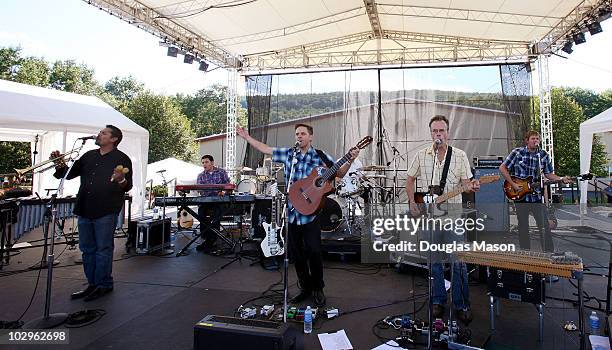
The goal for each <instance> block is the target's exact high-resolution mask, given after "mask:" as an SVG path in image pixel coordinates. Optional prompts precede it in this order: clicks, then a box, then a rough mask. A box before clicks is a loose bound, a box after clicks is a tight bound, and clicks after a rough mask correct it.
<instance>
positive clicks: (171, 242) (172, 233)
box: [170, 231, 176, 247]
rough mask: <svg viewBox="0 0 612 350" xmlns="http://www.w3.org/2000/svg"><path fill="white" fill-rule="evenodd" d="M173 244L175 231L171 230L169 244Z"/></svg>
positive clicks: (172, 245)
mask: <svg viewBox="0 0 612 350" xmlns="http://www.w3.org/2000/svg"><path fill="white" fill-rule="evenodd" d="M175 244H176V233H175V232H174V231H172V232H171V233H170V246H171V247H174V245H175Z"/></svg>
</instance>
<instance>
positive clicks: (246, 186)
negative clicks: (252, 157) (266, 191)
mask: <svg viewBox="0 0 612 350" xmlns="http://www.w3.org/2000/svg"><path fill="white" fill-rule="evenodd" d="M256 191H257V183H256V182H255V181H254V180H251V179H243V180H240V182H239V183H238V186H236V192H237V193H248V194H255V192H256Z"/></svg>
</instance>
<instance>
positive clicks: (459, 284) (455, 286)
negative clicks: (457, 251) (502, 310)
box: [430, 230, 470, 309]
mask: <svg viewBox="0 0 612 350" xmlns="http://www.w3.org/2000/svg"><path fill="white" fill-rule="evenodd" d="M432 240H433V243H435V244H449V243H453V242H457V244H463V243H465V234H463V235H458V234H455V233H454V232H452V231H444V230H442V231H439V230H434V232H433V236H432ZM430 258H431V270H432V271H431V276H432V277H433V291H432V292H433V296H432V297H433V298H432V303H433V304H439V305H446V303H447V299H448V295H447V293H446V286H445V285H444V265H445V264H446V263H450V267H451V269H452V272H451V273H452V278H451V293H452V297H453V307H454V308H455V309H469V307H470V288H469V284H468V275H467V267H466V265H465V263H463V262H460V261H457V259H456V257H455V256H454V253H452V254H449V253H445V252H434V253H432V255H431V257H430Z"/></svg>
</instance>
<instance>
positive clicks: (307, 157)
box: [272, 146, 335, 225]
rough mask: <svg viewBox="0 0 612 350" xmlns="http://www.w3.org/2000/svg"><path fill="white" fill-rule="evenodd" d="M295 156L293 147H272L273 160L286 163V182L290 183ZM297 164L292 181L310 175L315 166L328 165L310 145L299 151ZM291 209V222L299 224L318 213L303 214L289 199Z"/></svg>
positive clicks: (308, 221)
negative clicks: (305, 150) (305, 149)
mask: <svg viewBox="0 0 612 350" xmlns="http://www.w3.org/2000/svg"><path fill="white" fill-rule="evenodd" d="M323 154H324V155H325V156H326V157H327V159H328V160H329V161H330V162H331V163H335V162H334V160H333V159H332V158H331V157H330V156H329V155H328V154H327V153H325V152H323ZM292 157H293V148H288V147H273V148H272V161H273V162H276V163H282V164H284V165H285V183H287V184H288V183H289V175H290V174H291V162H292ZM296 159H297V164H295V169H294V172H293V178H292V179H291V180H292V181H291V183H295V182H296V181H298V180H301V179H303V178H305V177H308V175H310V173H311V172H312V169H314V168H315V167H320V166H326V165H325V163H324V162H323V160H322V159H321V157H319V155H318V154H317V151H316V150H315V148H314V147H312V146H310V148H309V149H308V151H307V152H306V153H305V154H302V152H300V151H298V152H297V157H296ZM287 207H288V210H289V213H288V214H289V222H290V223H292V224H293V223H297V224H298V225H305V224H308V223H310V222H312V221H313V220H314V219H315V217H316V215H303V214H300V213H299V212H298V211H297V210H295V209H294V208H293V205H292V204H291V201H288V205H287Z"/></svg>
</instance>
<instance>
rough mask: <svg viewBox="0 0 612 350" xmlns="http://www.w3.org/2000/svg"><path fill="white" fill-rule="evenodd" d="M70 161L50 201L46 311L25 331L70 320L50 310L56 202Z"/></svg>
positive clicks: (66, 175) (26, 325) (66, 316)
mask: <svg viewBox="0 0 612 350" xmlns="http://www.w3.org/2000/svg"><path fill="white" fill-rule="evenodd" d="M87 140H88V139H82V141H83V143H82V144H81V147H78V148H76V149H75V150H74V151H73V152H70V154H72V153H75V152H76V155H75V156H74V158H77V157H78V155H79V152H80V151H81V149H82V148H83V146H84V145H85V142H86V141H87ZM70 160H72V162H71V163H70V166H69V167H68V170H67V171H66V173H65V174H64V176H63V177H62V179H61V180H60V183H59V185H58V186H57V192H56V193H55V194H53V195H51V200H50V201H49V206H50V208H51V226H52V227H53V229H52V231H53V232H52V235H51V246H50V247H49V255H47V289H46V295H45V311H44V314H43V316H42V317H38V318H35V319H33V320H31V321H29V322H27V323H26V324H24V325H23V328H24V329H48V328H53V327H56V326H59V325H61V324H62V323H64V322H66V319H67V318H68V314H67V313H65V312H60V313H53V314H50V313H49V309H50V308H51V284H52V282H53V262H54V260H55V256H54V254H53V248H54V247H55V235H56V229H57V228H56V223H57V203H56V200H57V197H58V196H60V197H61V196H62V195H63V194H64V182H65V181H66V178H67V177H68V174H70V170H72V167H73V166H74V163H75V162H74V159H72V158H71V159H70ZM44 227H47V229H44ZM43 232H44V236H45V247H47V240H48V238H49V229H48V225H44V226H43Z"/></svg>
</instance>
